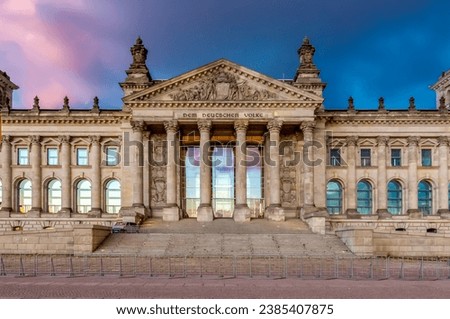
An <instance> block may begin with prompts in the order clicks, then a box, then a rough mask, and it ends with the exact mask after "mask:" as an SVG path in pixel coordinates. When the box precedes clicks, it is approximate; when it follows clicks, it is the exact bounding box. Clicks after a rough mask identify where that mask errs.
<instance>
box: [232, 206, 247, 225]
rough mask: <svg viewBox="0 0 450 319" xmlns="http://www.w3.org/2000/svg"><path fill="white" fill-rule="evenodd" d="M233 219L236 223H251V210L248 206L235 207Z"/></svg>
mask: <svg viewBox="0 0 450 319" xmlns="http://www.w3.org/2000/svg"><path fill="white" fill-rule="evenodd" d="M233 219H234V221H235V222H238V223H244V222H249V221H250V208H248V205H247V204H240V205H235V206H234V212H233Z"/></svg>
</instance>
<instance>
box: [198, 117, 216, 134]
mask: <svg viewBox="0 0 450 319" xmlns="http://www.w3.org/2000/svg"><path fill="white" fill-rule="evenodd" d="M197 125H198V130H199V131H200V132H209V130H211V126H212V123H211V121H209V120H200V121H198V122H197Z"/></svg>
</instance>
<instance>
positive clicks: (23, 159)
mask: <svg viewBox="0 0 450 319" xmlns="http://www.w3.org/2000/svg"><path fill="white" fill-rule="evenodd" d="M17 164H18V165H28V148H25V147H24V148H18V149H17Z"/></svg>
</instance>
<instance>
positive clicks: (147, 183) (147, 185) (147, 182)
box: [143, 131, 153, 217]
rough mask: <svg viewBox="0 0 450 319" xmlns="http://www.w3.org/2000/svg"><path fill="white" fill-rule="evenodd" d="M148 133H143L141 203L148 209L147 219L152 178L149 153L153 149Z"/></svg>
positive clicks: (148, 212) (149, 215) (149, 213)
mask: <svg viewBox="0 0 450 319" xmlns="http://www.w3.org/2000/svg"><path fill="white" fill-rule="evenodd" d="M150 136H151V133H150V131H146V132H144V133H143V143H144V148H143V150H144V169H143V171H144V177H143V183H144V194H143V201H144V206H145V207H148V210H147V217H151V201H152V199H151V185H152V178H151V165H150V161H151V158H150V156H151V155H150V152H151V151H153V148H151V147H150Z"/></svg>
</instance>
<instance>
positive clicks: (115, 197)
mask: <svg viewBox="0 0 450 319" xmlns="http://www.w3.org/2000/svg"><path fill="white" fill-rule="evenodd" d="M120 207H121V194H120V183H119V181H118V180H116V179H112V180H110V181H109V182H108V183H106V188H105V211H106V212H107V213H110V214H117V213H118V212H119V210H120Z"/></svg>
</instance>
